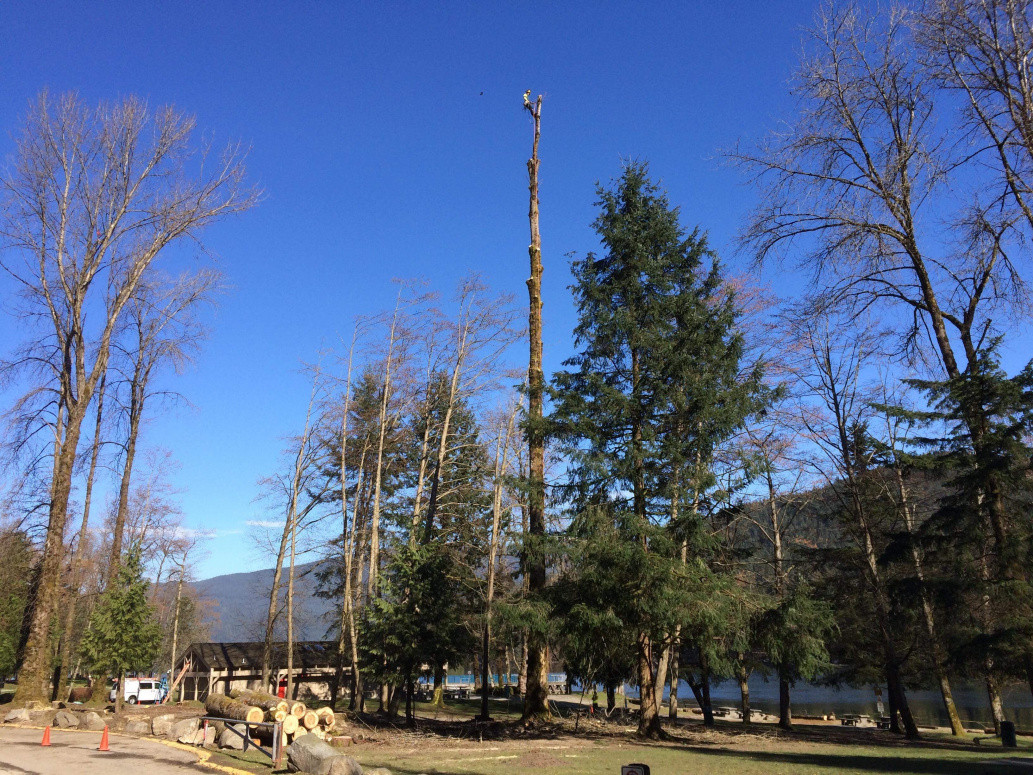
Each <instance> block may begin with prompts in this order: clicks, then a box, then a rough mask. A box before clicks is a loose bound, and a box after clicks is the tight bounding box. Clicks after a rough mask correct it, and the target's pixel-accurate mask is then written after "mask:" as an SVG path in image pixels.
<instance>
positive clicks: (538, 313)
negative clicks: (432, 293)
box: [523, 94, 549, 721]
mask: <svg viewBox="0 0 1033 775" xmlns="http://www.w3.org/2000/svg"><path fill="white" fill-rule="evenodd" d="M524 106H525V108H526V109H527V110H528V111H529V112H530V113H531V117H532V119H533V120H534V144H533V146H532V149H531V158H530V159H529V160H528V161H527V175H528V189H529V190H530V194H531V196H530V207H529V210H528V214H527V215H528V220H529V221H530V224H531V244H530V246H529V247H528V254H529V255H530V258H531V275H530V277H528V278H527V294H528V298H529V300H530V312H529V317H528V338H529V340H530V358H529V360H528V365H527V394H528V412H527V452H528V466H529V469H528V481H527V484H528V487H527V490H528V493H527V503H528V509H527V510H528V517H529V519H528V521H529V523H530V525H529V526H530V535H529V536H528V538H529V543H530V547H529V549H530V551H529V552H527V553H526V554H527V556H526V561H527V567H526V569H525V570H526V573H527V578H528V582H529V583H528V593H529V594H530V595H532V596H536V595H541V594H542V592H543V591H544V590H545V582H546V567H545V554H544V552H545V547H544V545H543V543H544V540H545V438H544V436H543V433H542V409H543V398H544V392H545V377H544V375H543V373H542V235H541V232H540V230H539V227H538V167H539V159H538V141H539V138H540V137H541V129H542V95H540V94H539V95H538V99H537V100H536V101H535V102H534V103H533V104H532V103H531V102H530V101H529V100H528V98H527V95H526V94H525V95H524ZM547 651H548V644H547V643H546V642H545V636H544V634H543V633H541V632H539V631H537V630H532V631H531V632H529V633H528V638H527V691H526V693H525V694H524V713H523V718H524V720H525V721H530V720H532V719H535V718H538V717H542V716H548V715H549V704H548V703H549V688H548V682H549V676H548V670H549V665H548V658H547Z"/></svg>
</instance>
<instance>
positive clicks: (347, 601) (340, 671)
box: [330, 324, 359, 708]
mask: <svg viewBox="0 0 1033 775" xmlns="http://www.w3.org/2000/svg"><path fill="white" fill-rule="evenodd" d="M358 335H359V326H358V324H356V325H355V330H354V331H353V332H352V342H351V347H350V348H349V349H348V372H347V374H346V375H345V378H344V406H343V407H342V408H341V454H340V459H339V462H340V465H341V477H340V483H341V567H342V573H343V576H344V592H345V594H344V595H342V596H341V598H342V599H341V616H340V620H339V622H338V627H339V632H338V636H337V667H336V669H335V670H334V682H333V687H332V689H331V693H330V707H331V708H336V707H337V699H338V694H339V692H340V690H341V679H342V677H343V675H344V654H345V651H344V650H345V644H346V642H347V637H348V611H349V609H350V608H351V583H350V582H351V578H350V576H351V554H350V549H351V545H350V544H351V536H352V535H353V534H354V532H355V531H354V529H353V528H351V527H350V525H349V519H348V412H349V411H350V408H351V394H352V363H353V360H352V359H353V357H354V355H355V340H356V339H357V338H358ZM356 498H358V491H356ZM353 668H354V666H353Z"/></svg>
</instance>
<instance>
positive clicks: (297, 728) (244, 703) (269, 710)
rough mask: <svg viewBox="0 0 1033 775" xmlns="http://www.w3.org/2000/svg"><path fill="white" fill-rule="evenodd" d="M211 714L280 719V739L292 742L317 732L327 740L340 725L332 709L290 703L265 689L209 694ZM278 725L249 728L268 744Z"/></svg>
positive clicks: (238, 718) (254, 736) (207, 704)
mask: <svg viewBox="0 0 1033 775" xmlns="http://www.w3.org/2000/svg"><path fill="white" fill-rule="evenodd" d="M204 707H205V711H207V713H208V715H210V716H217V717H219V718H227V719H234V720H236V721H244V722H248V723H251V724H254V723H255V722H260V721H265V722H279V723H280V742H281V744H282V745H284V746H287V745H290V744H291V743H292V742H293V741H294V740H296V739H298V738H299V737H301V736H302V735H315V736H316V737H318V738H319V739H320V740H325V739H326V738H327V737H328V736H329V735H330V733H331V731H332V730H333V729H334V728H335V727H336V726H337V717H336V716H335V715H334V712H333V710H332V709H331V708H316V709H314V710H309V709H308V708H307V707H306V706H305V703H303V702H288V701H287V700H284V699H282V698H280V697H276V696H275V695H272V694H266V693H265V692H254V691H248V690H241V689H238V690H235V691H233V692H232V695H231V696H230V697H227V696H226V695H224V694H209V695H208V699H207V700H205V703H204ZM274 730H275V727H272V726H268V727H258V726H252V727H249V731H250V735H251V737H252V739H254V740H255V742H261V743H265V744H267V745H268V744H269V743H271V742H272V740H273V735H274V734H275V732H274Z"/></svg>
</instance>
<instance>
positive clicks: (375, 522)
mask: <svg viewBox="0 0 1033 775" xmlns="http://www.w3.org/2000/svg"><path fill="white" fill-rule="evenodd" d="M401 303H402V292H401V290H399V291H398V299H397V300H396V301H395V311H394V315H393V316H392V317H391V332H390V334H389V336H388V344H387V359H386V360H385V361H384V389H383V394H382V395H381V398H380V418H379V422H380V427H379V437H378V440H377V466H376V469H375V471H374V475H373V476H374V481H373V516H372V520H371V523H370V545H369V573H368V575H367V577H366V578H367V596H368V597H369V598H370V599H373V598H374V597H376V594H377V586H378V583H379V577H380V489H381V485H382V483H383V474H384V442H385V440H386V438H387V423H388V411H387V406H388V401H389V399H390V395H391V366H392V358H393V357H394V350H395V333H396V331H397V326H398V309H399V306H400V305H401Z"/></svg>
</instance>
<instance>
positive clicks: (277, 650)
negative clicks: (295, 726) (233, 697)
mask: <svg viewBox="0 0 1033 775" xmlns="http://www.w3.org/2000/svg"><path fill="white" fill-rule="evenodd" d="M264 645H265V644H264V643H262V641H245V642H241V643H191V644H190V647H189V648H187V649H186V650H185V651H184V652H183V655H184V656H186V654H187V653H190V652H193V653H194V654H196V655H197V657H198V660H199V661H200V662H202V663H203V665H195V666H194V670H197V669H199V668H202V669H211V670H226V669H228V668H232V669H233V670H241V671H251V670H258V669H260V668H261V666H262V649H263V647H264ZM336 657H337V643H335V642H334V641H331V640H310V641H301V642H299V643H295V644H294V667H295V669H305V668H313V667H329V666H330V665H333V664H334V663H335V661H336ZM180 661H181V662H182V657H181V658H180ZM270 666H271V667H272V668H273V669H282V668H284V667H286V666H287V644H286V643H283V642H279V643H274V644H273V651H272V659H271V660H270Z"/></svg>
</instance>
